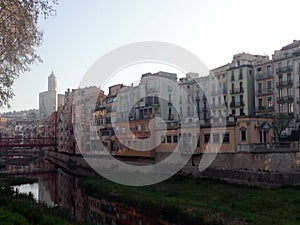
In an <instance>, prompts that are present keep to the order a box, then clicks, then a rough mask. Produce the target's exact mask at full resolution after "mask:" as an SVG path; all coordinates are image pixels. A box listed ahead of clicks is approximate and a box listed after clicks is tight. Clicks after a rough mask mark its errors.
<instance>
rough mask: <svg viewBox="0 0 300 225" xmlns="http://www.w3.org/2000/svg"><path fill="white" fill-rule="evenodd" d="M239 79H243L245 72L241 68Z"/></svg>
mask: <svg viewBox="0 0 300 225" xmlns="http://www.w3.org/2000/svg"><path fill="white" fill-rule="evenodd" d="M239 79H243V70H242V68H240V73H239Z"/></svg>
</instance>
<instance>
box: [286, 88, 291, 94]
mask: <svg viewBox="0 0 300 225" xmlns="http://www.w3.org/2000/svg"><path fill="white" fill-rule="evenodd" d="M287 94H288V96H292V88H288V89H287Z"/></svg>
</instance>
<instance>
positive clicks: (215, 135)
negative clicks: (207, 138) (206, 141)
mask: <svg viewBox="0 0 300 225" xmlns="http://www.w3.org/2000/svg"><path fill="white" fill-rule="evenodd" d="M213 142H214V143H219V142H220V135H219V134H214V135H213Z"/></svg>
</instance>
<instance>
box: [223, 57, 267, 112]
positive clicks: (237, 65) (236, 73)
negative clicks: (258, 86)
mask: <svg viewBox="0 0 300 225" xmlns="http://www.w3.org/2000/svg"><path fill="white" fill-rule="evenodd" d="M263 58H267V56H259V55H251V54H249V53H240V54H236V55H234V56H233V60H232V62H231V63H230V64H229V68H228V70H227V76H228V91H227V94H228V96H229V104H228V112H229V114H230V115H232V116H254V112H255V107H254V106H255V100H254V98H255V91H254V71H253V70H254V69H253V65H254V62H255V61H257V60H260V59H263Z"/></svg>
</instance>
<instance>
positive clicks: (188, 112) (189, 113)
mask: <svg viewBox="0 0 300 225" xmlns="http://www.w3.org/2000/svg"><path fill="white" fill-rule="evenodd" d="M190 115H191V109H190V107H189V106H188V107H187V116H190Z"/></svg>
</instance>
